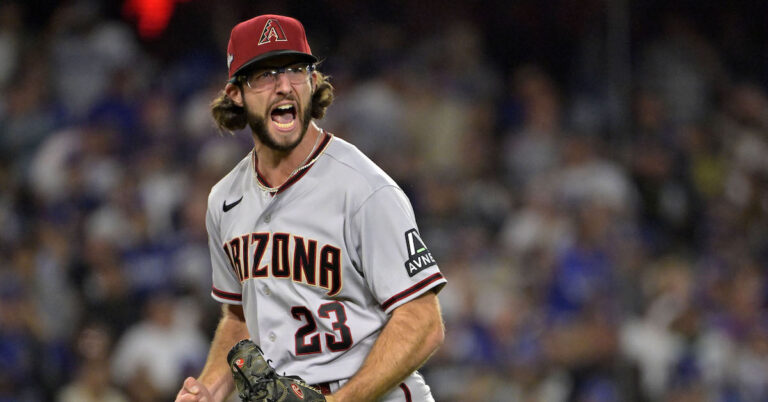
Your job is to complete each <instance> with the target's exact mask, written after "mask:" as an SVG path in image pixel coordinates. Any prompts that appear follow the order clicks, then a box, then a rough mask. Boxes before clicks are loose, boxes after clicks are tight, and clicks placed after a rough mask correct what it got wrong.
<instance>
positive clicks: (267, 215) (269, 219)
mask: <svg viewBox="0 0 768 402" xmlns="http://www.w3.org/2000/svg"><path fill="white" fill-rule="evenodd" d="M271 220H272V214H266V215H265V216H264V222H266V223H269V222H270V221H271Z"/></svg>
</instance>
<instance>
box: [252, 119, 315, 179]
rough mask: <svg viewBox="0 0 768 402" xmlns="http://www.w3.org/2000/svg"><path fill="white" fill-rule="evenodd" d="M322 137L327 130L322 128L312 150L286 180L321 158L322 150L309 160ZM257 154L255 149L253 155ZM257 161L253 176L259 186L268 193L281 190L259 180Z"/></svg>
mask: <svg viewBox="0 0 768 402" xmlns="http://www.w3.org/2000/svg"><path fill="white" fill-rule="evenodd" d="M321 137H325V130H322V129H321V131H320V134H318V136H317V139H315V145H312V150H311V151H309V154H308V155H307V157H306V158H304V160H303V161H302V162H301V164H299V167H297V168H296V169H293V172H291V174H289V175H288V178H287V179H285V181H286V182H287V181H288V180H290V179H291V177H293V176H296V174H297V173H299V172H301V171H302V170H304V169H306V168H308V167H310V166H312V165H314V164H315V162H317V159H318V158H320V155H322V152H319V153H318V154H317V156H315V157H314V158H312V160H309V158H310V157H312V154H314V153H315V150H316V148H317V144H319V143H320V138H321ZM255 155H256V150H254V152H253V156H254V157H255ZM255 162H256V161H255V160H254V169H253V178H254V179H255V180H256V184H258V186H259V188H261V189H262V190H264V191H266V192H268V193H276V192H278V190H280V186H277V187H267V186H265V185H263V184H262V183H261V181H260V180H259V174H258V173H256V164H255Z"/></svg>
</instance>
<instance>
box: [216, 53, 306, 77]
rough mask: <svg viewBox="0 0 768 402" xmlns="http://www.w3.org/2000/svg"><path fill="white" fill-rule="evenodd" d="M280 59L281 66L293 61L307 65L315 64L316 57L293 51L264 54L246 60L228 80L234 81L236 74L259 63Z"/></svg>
mask: <svg viewBox="0 0 768 402" xmlns="http://www.w3.org/2000/svg"><path fill="white" fill-rule="evenodd" d="M280 59H283V60H284V61H285V63H283V65H286V64H290V62H291V61H294V60H295V61H296V62H302V61H304V62H307V63H317V57H315V56H312V55H311V54H308V53H302V52H297V51H295V50H275V51H272V52H269V53H264V54H262V55H260V56H258V57H254V58H252V59H250V60H248V61H247V62H245V63H244V64H243V65H242V66H240V68H238V69H237V70H236V71H235V73H234V74H232V78H231V79H230V81H232V80H234V79H235V77H237V75H238V74H240V73H242V72H245V71H246V70H248V69H250V68H252V67H256V66H257V65H258V64H261V63H264V64H266V62H268V61H273V60H280ZM269 67H277V66H269Z"/></svg>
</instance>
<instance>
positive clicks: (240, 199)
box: [223, 197, 243, 212]
mask: <svg viewBox="0 0 768 402" xmlns="http://www.w3.org/2000/svg"><path fill="white" fill-rule="evenodd" d="M242 200H243V197H240V198H239V199H238V200H237V201H235V202H233V203H231V204H227V201H224V206H223V209H224V212H227V211H229V210H230V209H232V208H234V207H236V206H237V204H239V203H240V201H242Z"/></svg>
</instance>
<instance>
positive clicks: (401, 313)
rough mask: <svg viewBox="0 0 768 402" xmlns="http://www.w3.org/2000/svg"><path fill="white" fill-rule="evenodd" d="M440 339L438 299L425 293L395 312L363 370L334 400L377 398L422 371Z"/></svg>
mask: <svg viewBox="0 0 768 402" xmlns="http://www.w3.org/2000/svg"><path fill="white" fill-rule="evenodd" d="M443 339H444V328H443V322H442V317H441V315H440V307H439V305H438V302H437V296H436V295H435V294H434V293H432V292H428V293H427V294H425V295H423V296H421V297H420V298H418V299H416V300H413V301H411V302H409V303H407V304H405V305H403V306H401V307H399V308H398V309H397V310H395V311H394V313H393V314H392V317H391V318H390V320H389V321H388V322H387V324H386V325H385V326H384V329H383V330H382V332H381V335H380V336H379V338H378V339H377V340H376V343H375V344H374V345H373V348H372V349H371V352H370V353H369V354H368V357H367V358H366V360H365V362H364V363H363V366H362V367H361V368H360V370H359V371H358V372H357V373H356V374H355V375H354V377H352V379H350V381H349V382H348V383H347V384H345V385H344V386H343V387H342V388H341V389H340V390H339V391H338V392H336V393H335V394H334V395H333V400H334V401H336V402H343V401H372V400H376V399H378V398H380V397H381V396H383V395H384V394H386V393H387V392H388V391H389V390H391V389H392V388H394V387H396V386H397V385H398V384H400V383H401V382H402V381H403V380H404V379H405V378H406V377H408V376H409V375H410V374H411V373H412V372H413V371H415V370H416V369H418V368H419V367H421V365H423V364H424V363H425V362H426V361H427V359H428V358H429V357H430V356H431V355H432V353H434V352H435V350H437V348H438V347H439V346H440V345H441V344H442V342H443Z"/></svg>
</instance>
